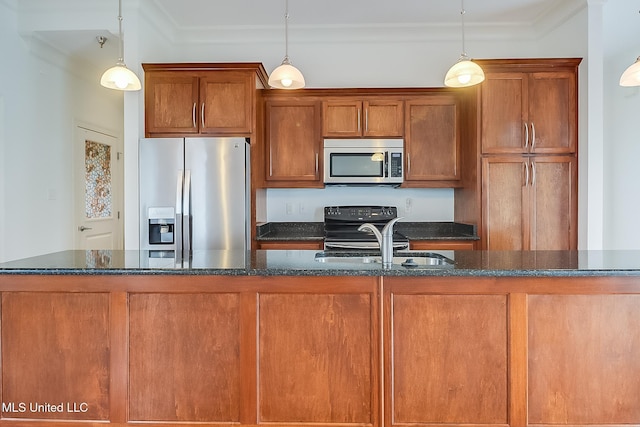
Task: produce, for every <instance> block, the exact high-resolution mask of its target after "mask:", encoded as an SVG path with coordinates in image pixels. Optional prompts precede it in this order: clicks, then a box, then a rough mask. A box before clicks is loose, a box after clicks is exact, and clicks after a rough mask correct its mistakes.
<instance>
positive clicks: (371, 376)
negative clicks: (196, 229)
mask: <svg viewBox="0 0 640 427" xmlns="http://www.w3.org/2000/svg"><path fill="white" fill-rule="evenodd" d="M318 279H319V280H318ZM297 280H298V281H299V283H300V284H301V285H302V284H304V283H305V282H306V283H307V284H306V285H305V286H304V287H298V291H289V292H286V293H282V292H277V290H276V292H273V291H267V292H263V293H260V295H259V298H258V302H259V307H258V312H259V317H258V319H259V323H258V337H259V341H258V346H259V350H258V357H259V360H258V390H259V391H258V396H259V401H258V423H270V424H272V423H275V424H285V423H287V424H290V423H294V424H296V425H314V426H317V425H334V424H339V425H342V426H344V425H357V426H379V425H380V423H379V419H380V405H379V374H380V370H381V367H380V358H379V348H380V346H379V332H378V331H379V309H378V307H379V303H378V281H379V279H378V278H363V277H349V278H343V277H337V278H316V280H315V281H314V282H316V283H317V286H313V285H312V283H313V282H311V281H309V280H308V279H304V278H299V279H297ZM354 285H355V286H354ZM358 288H359V289H358Z"/></svg>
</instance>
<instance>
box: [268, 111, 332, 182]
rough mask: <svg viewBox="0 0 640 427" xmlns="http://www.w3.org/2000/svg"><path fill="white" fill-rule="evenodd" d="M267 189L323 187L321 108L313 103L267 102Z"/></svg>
mask: <svg viewBox="0 0 640 427" xmlns="http://www.w3.org/2000/svg"><path fill="white" fill-rule="evenodd" d="M266 115H267V135H266V136H267V152H266V162H267V163H266V165H265V168H266V177H265V178H266V180H267V186H268V187H322V186H323V183H322V179H321V176H322V173H321V164H320V148H321V144H320V139H321V138H320V135H319V132H318V129H319V126H318V123H320V105H319V104H318V103H317V102H315V101H307V102H305V101H302V102H300V101H292V102H287V101H268V102H267V104H266Z"/></svg>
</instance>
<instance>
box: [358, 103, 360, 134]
mask: <svg viewBox="0 0 640 427" xmlns="http://www.w3.org/2000/svg"><path fill="white" fill-rule="evenodd" d="M358 132H360V109H359V108H358Z"/></svg>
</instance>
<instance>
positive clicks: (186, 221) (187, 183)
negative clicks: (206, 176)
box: [182, 169, 192, 258]
mask: <svg viewBox="0 0 640 427" xmlns="http://www.w3.org/2000/svg"><path fill="white" fill-rule="evenodd" d="M183 200H184V202H183V206H182V218H183V220H182V228H183V229H182V236H183V237H182V240H183V242H184V246H183V248H182V253H183V254H184V256H185V257H187V258H188V257H189V255H190V254H191V250H192V248H191V171H190V170H189V169H186V170H185V171H184V198H183Z"/></svg>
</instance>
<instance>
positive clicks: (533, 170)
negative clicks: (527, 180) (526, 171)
mask: <svg viewBox="0 0 640 427" xmlns="http://www.w3.org/2000/svg"><path fill="white" fill-rule="evenodd" d="M534 185H536V162H531V186H532V187H533V186H534Z"/></svg>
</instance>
